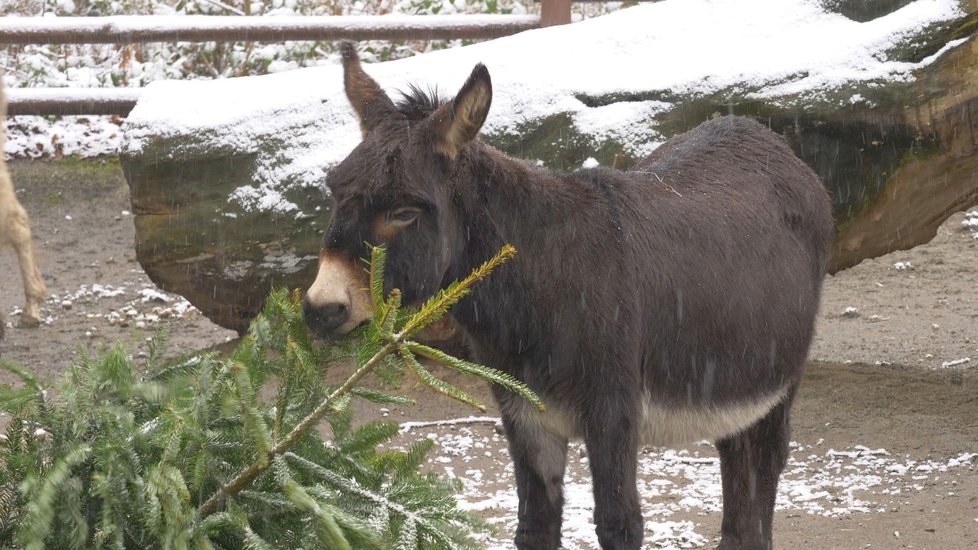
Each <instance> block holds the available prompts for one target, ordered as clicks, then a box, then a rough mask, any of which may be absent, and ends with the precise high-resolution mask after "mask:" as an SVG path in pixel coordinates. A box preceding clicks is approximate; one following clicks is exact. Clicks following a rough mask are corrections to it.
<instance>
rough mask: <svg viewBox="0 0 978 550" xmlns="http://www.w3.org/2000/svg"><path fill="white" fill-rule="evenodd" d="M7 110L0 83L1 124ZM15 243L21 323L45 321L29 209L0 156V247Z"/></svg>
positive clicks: (0, 144)
mask: <svg viewBox="0 0 978 550" xmlns="http://www.w3.org/2000/svg"><path fill="white" fill-rule="evenodd" d="M6 114H7V102H6V99H5V98H4V95H3V85H2V83H0V124H2V123H3V119H4V117H5V116H6ZM2 149H3V129H2V128H0V150H2ZM6 245H10V246H11V247H13V249H14V251H15V252H16V253H17V257H18V258H19V260H20V273H21V276H22V277H23V280H24V294H25V295H26V301H25V303H24V311H23V312H22V313H21V314H20V325H21V326H24V327H36V326H38V325H39V324H40V323H41V302H43V301H44V295H45V293H46V292H47V289H46V288H45V286H44V281H43V280H42V279H41V275H40V274H39V273H38V272H37V267H36V266H35V264H34V248H33V246H34V245H33V241H32V240H31V228H30V222H29V220H28V218H27V211H25V210H24V207H23V206H21V204H20V202H19V201H18V200H17V195H15V194H14V184H13V182H12V181H11V179H10V172H8V171H7V164H6V163H5V162H4V161H3V157H2V156H0V248H3V247H4V246H6ZM2 337H3V315H2V313H0V338H2Z"/></svg>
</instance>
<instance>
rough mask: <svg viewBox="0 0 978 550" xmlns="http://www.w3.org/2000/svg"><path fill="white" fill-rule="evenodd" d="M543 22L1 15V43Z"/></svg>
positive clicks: (227, 37) (478, 33)
mask: <svg viewBox="0 0 978 550" xmlns="http://www.w3.org/2000/svg"><path fill="white" fill-rule="evenodd" d="M538 27H540V18H539V17H538V16H536V15H498V14H492V15H417V16H411V15H398V14H391V15H379V16H370V15H362V16H355V15H344V16H281V17H237V16H217V15H187V16H169V15H166V16H163V15H152V16H145V15H142V16H141V15H120V16H109V17H3V18H0V44H125V43H128V44H135V43H144V42H221V41H255V42H282V41H286V40H444V39H457V38H469V39H487V38H498V37H501V36H507V35H510V34H516V33H519V32H522V31H525V30H530V29H536V28H538Z"/></svg>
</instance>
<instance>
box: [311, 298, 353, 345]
mask: <svg viewBox="0 0 978 550" xmlns="http://www.w3.org/2000/svg"><path fill="white" fill-rule="evenodd" d="M302 317H303V318H304V319H305V321H306V326H308V327H309V328H310V329H312V331H313V332H315V333H316V335H317V336H319V337H321V338H336V337H337V336H341V335H342V333H343V332H344V331H341V330H340V327H343V325H345V324H346V322H347V321H349V320H350V307H349V306H348V305H347V304H344V303H342V302H328V303H325V304H321V305H315V306H314V305H313V304H312V303H310V302H309V299H308V298H306V299H305V300H303V301H302Z"/></svg>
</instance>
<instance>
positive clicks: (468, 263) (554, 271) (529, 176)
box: [456, 147, 610, 351]
mask: <svg viewBox="0 0 978 550" xmlns="http://www.w3.org/2000/svg"><path fill="white" fill-rule="evenodd" d="M474 153H476V154H473V155H471V156H470V158H469V162H470V166H468V167H467V168H468V172H467V173H466V175H465V176H464V178H465V179H466V180H467V181H468V182H470V183H469V184H467V185H466V187H465V188H463V189H462V190H461V192H460V196H461V199H460V200H461V201H462V209H463V213H462V218H463V219H464V220H465V223H466V225H467V228H466V232H467V237H466V239H465V241H466V244H465V249H466V252H465V254H463V256H464V257H465V259H464V260H463V261H462V265H458V266H457V268H458V271H457V276H462V275H465V274H467V273H468V271H469V270H471V269H472V268H473V267H474V266H476V265H478V264H479V263H481V262H483V261H485V260H486V259H488V258H489V257H490V256H492V255H493V254H495V253H496V252H497V251H498V250H499V248H500V247H501V246H502V245H503V244H504V243H509V244H512V245H513V246H515V247H516V250H517V254H516V258H514V259H513V260H512V261H511V262H509V263H508V264H507V265H504V266H502V267H500V268H499V269H498V270H497V271H496V272H495V273H493V274H492V275H490V276H489V278H488V279H487V280H486V281H483V282H481V283H479V284H478V285H477V286H476V288H475V289H474V290H473V293H472V294H471V295H470V297H469V298H467V299H466V300H465V302H464V303H460V304H459V307H458V308H457V309H456V311H457V313H456V319H457V320H458V321H459V322H460V323H461V324H462V325H463V326H465V327H466V328H467V329H468V330H469V331H470V333H473V332H474V333H475V334H476V337H477V338H478V337H479V336H478V334H482V335H483V336H484V337H485V338H490V339H492V340H493V341H492V342H491V345H492V346H494V347H497V348H499V349H501V350H503V349H507V350H510V351H517V350H519V349H520V347H521V346H522V344H521V342H523V341H524V340H525V339H527V338H528V337H529V335H531V334H533V333H534V332H535V331H536V330H537V329H539V328H542V327H540V326H539V319H541V317H542V316H545V311H544V310H546V309H547V306H546V301H547V299H546V298H545V296H548V295H552V294H553V292H554V289H555V288H556V287H562V288H566V289H567V290H568V291H569V290H570V288H568V287H569V286H571V285H573V284H579V281H578V282H576V283H575V282H573V281H564V280H562V278H563V277H565V276H566V277H570V276H571V274H570V273H569V272H566V271H565V270H562V269H561V265H562V262H563V261H564V260H565V259H568V258H570V257H572V256H579V255H580V254H579V253H578V252H579V251H581V250H586V249H592V248H593V246H594V244H595V243H593V242H589V241H595V242H596V241H598V239H600V238H602V235H603V233H604V231H603V229H601V228H603V227H609V226H610V224H609V223H608V217H609V216H608V209H607V206H606V204H605V201H604V198H603V197H602V191H601V190H600V187H596V186H595V185H593V184H589V183H587V182H585V181H583V180H581V179H579V178H577V177H575V175H574V174H567V175H564V174H557V173H554V172H551V171H548V170H545V169H543V168H539V167H536V166H533V165H531V164H529V163H526V162H524V161H521V160H517V159H514V158H510V157H507V156H505V155H503V154H502V153H499V152H498V151H495V150H493V149H491V148H488V147H480V148H479V149H478V150H476V151H474ZM468 185H471V187H468Z"/></svg>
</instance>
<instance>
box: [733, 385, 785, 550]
mask: <svg viewBox="0 0 978 550" xmlns="http://www.w3.org/2000/svg"><path fill="white" fill-rule="evenodd" d="M795 389H796V388H792V389H791V390H790V391H789V392H788V396H787V397H786V398H785V400H784V401H783V402H781V403H780V404H778V405H777V406H775V407H774V408H773V409H771V411H770V412H768V414H767V415H766V416H764V417H763V418H761V419H760V420H758V421H757V423H756V424H754V425H753V426H751V427H750V428H748V429H746V430H744V431H743V432H741V433H739V434H737V435H734V436H731V437H728V438H726V439H721V440H719V441H717V451H719V454H720V476H721V478H722V481H723V523H722V526H721V533H722V537H721V539H720V546H719V547H718V550H770V549H771V548H773V546H772V538H771V524H772V521H773V518H774V501H775V497H776V496H777V492H778V478H779V477H780V476H781V471H782V470H784V466H785V464H786V463H787V460H788V442H789V438H790V437H791V428H790V426H789V418H788V416H789V413H790V409H791V402H792V400H793V398H794V394H795Z"/></svg>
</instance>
